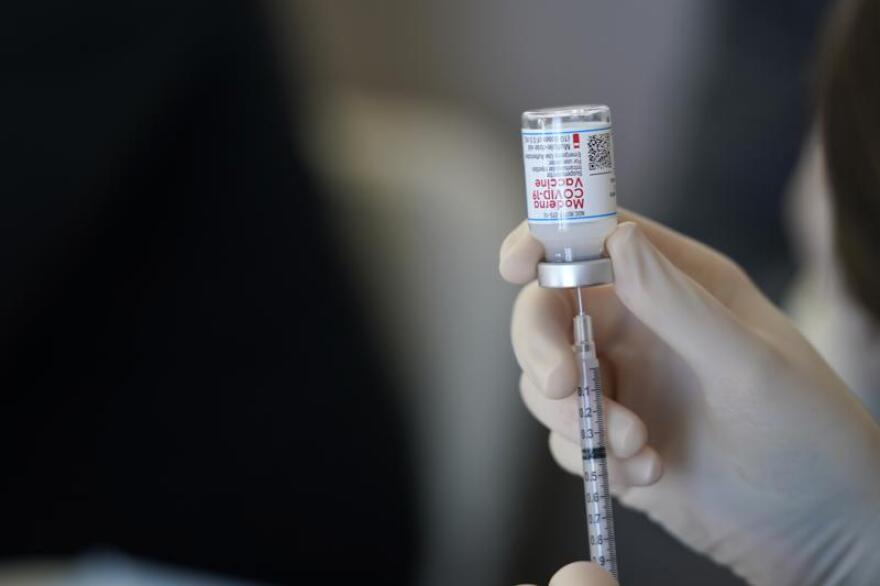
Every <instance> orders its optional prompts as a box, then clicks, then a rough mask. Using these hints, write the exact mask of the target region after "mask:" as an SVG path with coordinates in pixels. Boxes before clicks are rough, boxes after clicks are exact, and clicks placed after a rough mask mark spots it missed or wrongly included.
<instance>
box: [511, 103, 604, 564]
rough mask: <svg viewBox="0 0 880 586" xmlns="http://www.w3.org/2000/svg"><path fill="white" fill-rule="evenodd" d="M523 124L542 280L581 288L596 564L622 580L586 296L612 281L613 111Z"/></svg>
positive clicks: (582, 410)
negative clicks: (608, 248) (607, 253)
mask: <svg viewBox="0 0 880 586" xmlns="http://www.w3.org/2000/svg"><path fill="white" fill-rule="evenodd" d="M522 122H523V126H522V136H523V162H524V165H525V177H526V207H527V212H528V222H529V230H530V231H531V233H532V235H533V236H534V237H535V238H537V239H538V240H540V241H541V243H542V244H543V245H544V253H545V254H544V256H545V262H542V263H540V264H539V265H538V283H539V284H540V285H541V286H542V287H552V288H566V289H574V290H575V296H576V298H577V306H578V312H577V315H576V316H574V320H573V327H574V336H573V339H574V352H575V355H576V359H577V364H578V377H579V380H578V389H577V392H578V420H579V422H580V429H581V449H582V458H583V466H584V468H583V469H584V497H585V501H586V516H587V539H588V543H589V550H590V559H591V560H593V562H595V563H597V564H599V565H600V566H602V567H603V568H605V570H607V571H608V572H609V573H611V574H612V575H613V576H614V577H617V554H616V549H615V539H614V520H613V516H612V505H611V491H610V483H609V479H608V465H607V459H606V447H605V421H604V418H603V412H602V411H603V409H602V407H603V405H602V388H601V380H602V378H601V375H600V372H599V360H598V358H597V356H596V348H595V345H594V343H593V331H592V323H591V321H590V316H589V315H587V314H586V312H585V311H584V299H583V294H582V291H581V289H582V288H583V287H590V286H594V285H604V284H608V283H611V282H612V281H613V273H612V270H611V261H610V260H608V259H607V258H602V257H601V253H602V248H603V245H604V241H605V237H606V236H608V235H609V234H610V233H611V232H612V231H613V230H614V228H615V226H616V225H617V196H616V180H615V177H614V159H613V152H612V142H611V113H610V111H609V109H608V107H607V106H567V107H563V108H548V109H544V110H535V111H531V112H525V113H524V114H523V117H522Z"/></svg>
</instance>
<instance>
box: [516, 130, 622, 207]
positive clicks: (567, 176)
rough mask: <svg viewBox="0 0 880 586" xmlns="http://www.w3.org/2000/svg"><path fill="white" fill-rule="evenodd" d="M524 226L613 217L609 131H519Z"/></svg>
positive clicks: (613, 183)
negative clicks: (523, 183) (523, 176)
mask: <svg viewBox="0 0 880 586" xmlns="http://www.w3.org/2000/svg"><path fill="white" fill-rule="evenodd" d="M522 140H523V163H524V165H525V176H526V207H527V216H528V219H529V221H530V222H562V221H564V222H590V221H593V220H598V219H601V218H607V217H610V216H613V215H615V214H616V213H617V194H616V191H615V178H614V159H613V150H612V141H611V128H610V127H605V128H596V129H585V130H564V131H533V130H523V131H522Z"/></svg>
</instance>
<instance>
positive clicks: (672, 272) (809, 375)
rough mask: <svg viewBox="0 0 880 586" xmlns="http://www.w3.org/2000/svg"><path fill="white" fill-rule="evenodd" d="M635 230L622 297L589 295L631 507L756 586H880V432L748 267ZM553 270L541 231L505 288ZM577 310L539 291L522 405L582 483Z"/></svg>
mask: <svg viewBox="0 0 880 586" xmlns="http://www.w3.org/2000/svg"><path fill="white" fill-rule="evenodd" d="M622 219H623V220H631V221H628V222H626V223H623V224H621V225H620V226H619V227H618V229H617V230H616V231H615V232H614V233H612V235H611V236H609V237H608V239H607V241H606V248H607V251H608V253H609V255H610V257H611V259H612V262H613V264H614V273H615V283H614V285H613V286H608V287H597V288H592V289H587V290H586V291H585V292H586V298H585V299H586V307H587V312H588V313H589V314H590V315H592V317H593V325H594V330H595V337H596V348H597V350H598V352H599V355H600V356H599V357H600V362H601V366H602V375H603V379H604V389H605V391H606V393H607V394H608V395H609V396H610V397H611V398H613V399H614V400H611V399H610V398H609V399H608V400H607V403H606V414H607V416H606V421H607V426H608V435H607V437H608V444H609V451H610V453H611V455H612V456H613V457H611V458H610V459H609V468H610V474H611V476H612V489H613V490H614V491H615V494H616V495H617V497H618V498H619V500H620V502H621V503H623V504H624V505H625V506H629V507H632V508H634V509H637V510H639V511H644V512H645V513H647V514H648V516H649V517H650V518H652V519H653V520H655V521H656V522H658V523H660V524H661V525H662V526H663V527H665V528H666V529H667V530H668V531H670V532H671V533H672V534H674V535H675V536H677V537H678V538H679V539H680V540H682V541H683V542H684V543H685V544H687V545H688V546H690V547H691V548H693V549H695V550H697V551H699V552H702V553H704V554H706V555H709V556H711V557H712V558H713V559H714V560H716V561H717V562H719V563H721V564H724V565H727V566H729V567H730V568H732V569H733V571H734V572H736V573H737V574H739V575H740V576H742V577H743V578H745V579H746V580H748V581H749V582H751V583H752V584H756V585H765V584H766V585H773V586H785V585H788V584H792V585H794V584H798V585H810V584H842V583H845V584H864V585H868V584H878V583H880V556H878V555H877V553H876V552H877V551H878V549H880V428H878V426H877V424H876V423H875V422H874V421H873V419H872V418H871V417H870V415H869V414H868V413H867V412H866V410H865V409H864V408H863V407H862V406H861V404H860V403H859V402H858V400H856V399H855V398H854V397H853V395H852V394H851V393H850V392H849V390H848V389H847V388H846V387H845V386H844V384H843V383H842V382H841V381H840V379H839V378H838V377H837V375H836V374H835V373H834V372H833V371H832V370H831V368H830V367H829V366H828V365H827V364H826V363H825V362H824V361H823V360H822V359H821V358H820V356H819V355H818V354H817V353H816V351H815V350H814V349H813V348H812V347H811V346H810V344H809V343H807V342H806V341H805V340H804V338H803V337H802V336H801V335H800V334H799V333H798V332H797V331H796V330H795V328H794V327H793V326H792V325H791V323H790V322H789V320H788V319H787V318H786V317H785V316H784V315H783V314H782V313H781V312H780V311H779V310H778V309H777V308H776V307H775V306H773V304H771V303H770V302H769V301H768V300H767V299H766V298H765V297H764V296H763V295H762V294H761V293H760V292H759V291H758V290H757V289H756V288H755V287H754V285H752V283H751V282H750V281H749V279H748V278H747V277H746V275H745V274H744V273H743V272H742V270H740V269H739V268H738V267H737V266H736V265H735V264H734V263H732V262H731V261H730V260H728V259H727V258H725V257H724V256H722V255H720V254H719V253H717V252H715V251H713V250H711V249H709V248H707V247H705V246H703V245H701V244H699V243H697V242H695V241H693V240H691V239H688V238H686V237H684V236H681V235H679V234H677V233H675V232H673V231H671V230H669V229H667V228H665V227H662V226H660V225H659V224H656V223H653V222H651V221H648V220H646V219H644V218H640V217H638V216H635V215H634V214H630V213H626V212H624V213H623V217H622ZM633 222H635V223H633ZM542 254H543V251H542V248H541V245H540V244H539V243H538V242H537V241H535V240H534V239H532V238H531V236H530V235H529V233H528V227H527V226H526V224H525V223H524V224H523V225H521V226H520V227H518V228H517V229H516V230H514V232H513V233H512V234H511V235H510V236H508V238H507V239H506V240H505V242H504V245H503V246H502V249H501V262H500V271H501V274H502V275H503V276H504V277H505V278H506V279H507V280H509V281H511V282H514V283H526V282H528V281H531V280H532V279H534V277H535V267H536V263H537V262H538V261H539V260H540V259H541V257H542ZM572 304H573V300H572V295H571V293H570V292H569V291H560V290H550V289H541V288H539V287H538V285H537V284H536V283H534V282H532V283H530V284H528V285H527V286H526V287H524V288H523V290H522V292H521V293H520V295H519V297H518V299H517V301H516V304H515V306H514V310H513V323H512V336H513V346H514V351H515V354H516V356H517V360H518V361H519V364H520V366H521V367H522V369H523V371H524V375H523V376H522V378H521V392H522V396H523V399H524V400H525V403H526V405H527V406H528V408H529V409H530V410H531V412H532V413H533V414H534V415H535V417H537V418H538V419H539V420H540V421H541V422H542V423H544V424H545V425H546V426H548V427H549V428H550V429H551V435H550V449H551V451H552V453H553V456H554V457H555V458H556V460H557V461H558V462H559V463H560V464H561V465H562V466H563V467H564V468H566V469H567V470H569V471H571V472H572V473H574V474H578V475H580V474H581V461H580V448H579V445H578V443H577V442H578V437H579V430H578V422H577V407H576V397H575V396H574V395H573V394H572V393H573V391H574V389H575V385H576V380H577V378H576V377H577V373H576V366H575V362H574V357H573V355H572V351H571V347H570V344H571V339H570V331H571V317H572V315H573V313H574V308H573V305H572ZM648 438H650V445H649V443H648V441H647V440H648ZM661 462H662V469H663V470H662V477H661ZM575 510H578V509H577V505H576V504H575V503H573V504H572V511H573V514H574V511H575ZM624 563H625V562H624Z"/></svg>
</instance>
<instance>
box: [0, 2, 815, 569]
mask: <svg viewBox="0 0 880 586" xmlns="http://www.w3.org/2000/svg"><path fill="white" fill-rule="evenodd" d="M827 4H828V3H827V2H825V1H820V0H809V1H803V0H800V1H797V2H795V1H794V0H783V1H779V2H774V3H767V2H758V1H754V0H749V1H745V2H742V1H741V2H733V1H724V0H716V1H714V2H700V1H698V0H671V1H669V2H663V3H656V2H655V3H651V2H636V1H629V0H627V1H622V2H598V1H575V0H560V1H556V2H550V3H546V2H545V3H535V2H526V1H525V0H514V1H508V2H501V1H500V0H483V1H481V2H472V1H467V0H449V1H447V2H442V3H436V2H426V1H424V0H409V1H403V0H382V1H376V2H369V3H367V2H358V1H356V0H336V1H334V2H320V1H318V0H301V1H298V2H294V1H292V0H271V1H267V2H263V3H245V2H241V3H235V2H225V1H224V2H206V1H204V2H198V1H196V2H187V3H172V2H158V3H149V4H147V3H137V2H135V3H131V5H126V6H124V7H123V6H118V5H116V4H112V3H94V5H92V4H91V3H90V4H89V6H88V7H78V8H76V9H73V8H71V7H67V6H66V5H64V4H63V3H56V2H49V3H40V5H39V6H38V7H37V6H32V7H28V6H18V7H16V8H11V9H10V14H9V15H8V17H5V18H0V23H2V24H0V30H2V39H3V45H4V50H3V57H4V68H3V71H4V78H5V83H4V91H3V97H0V104H2V110H3V116H4V119H5V122H4V125H3V127H4V129H5V130H4V132H3V134H4V135H5V136H3V137H2V141H3V145H2V152H3V159H4V164H3V167H4V172H3V175H4V178H3V180H2V181H3V185H2V187H0V191H2V193H3V198H2V199H3V202H2V205H3V210H2V214H0V217H2V221H3V223H4V230H3V232H4V236H3V237H4V239H5V242H4V244H5V246H4V249H5V251H6V252H5V253H4V255H3V256H4V259H3V262H4V265H5V272H6V274H7V275H8V279H7V286H6V287H4V289H5V291H4V293H3V295H4V298H3V307H2V316H3V320H4V321H3V327H4V332H3V334H2V336H3V345H2V349H3V352H4V360H3V363H4V364H5V365H6V366H5V367H4V380H3V382H2V383H0V384H2V385H4V386H3V387H2V393H3V394H4V401H3V403H2V406H0V408H2V410H3V415H2V417H3V418H4V421H5V426H4V432H3V433H4V436H3V441H4V447H3V448H2V449H3V453H4V457H5V458H6V459H7V461H8V462H9V463H10V464H9V466H8V472H7V475H6V477H5V478H4V480H3V482H0V486H2V495H0V498H2V499H3V501H4V502H3V503H2V507H3V511H4V517H3V518H6V519H9V525H8V529H7V531H6V532H5V533H7V536H6V537H4V539H3V547H2V549H0V554H2V555H3V556H4V557H5V559H6V560H7V564H6V570H5V572H0V583H8V584H24V583H49V584H68V583H69V584H78V583H80V582H79V581H83V580H84V579H85V580H86V582H83V583H90V584H98V583H101V581H102V580H104V581H105V582H106V583H121V581H122V580H123V579H124V580H129V581H130V582H126V583H133V584H137V583H150V584H153V583H169V584H170V583H180V584H190V583H202V582H201V581H202V580H207V581H209V582H212V581H213V580H215V579H216V580H220V579H221V578H219V576H221V575H225V576H233V577H235V579H237V580H245V581H266V582H279V583H288V582H292V581H295V580H297V579H301V578H302V577H304V576H319V575H322V573H323V572H324V571H326V572H328V573H332V574H334V575H337V577H345V576H352V577H355V576H360V575H365V576H372V577H385V578H386V579H387V578H388V577H389V576H392V577H394V579H393V580H398V581H399V583H417V584H424V585H435V584H436V585H440V584H450V583H451V584H512V583H518V582H527V581H528V582H534V583H544V582H546V580H547V579H548V577H549V576H550V575H551V574H552V573H553V571H555V569H557V568H558V567H560V566H561V565H563V564H565V563H567V562H569V561H571V560H575V559H582V558H584V557H585V556H586V546H585V535H584V524H583V518H582V517H583V512H582V502H581V484H580V481H579V480H578V479H577V478H573V477H569V476H567V475H565V474H564V473H563V472H562V471H561V470H559V469H557V468H556V466H555V465H554V464H553V463H552V461H551V458H550V456H549V452H548V451H547V449H546V432H545V431H544V430H543V429H542V428H541V427H540V425H539V424H538V423H536V422H535V421H534V420H532V419H531V418H530V417H529V416H528V415H527V413H526V410H525V408H524V407H523V405H522V404H521V403H520V400H519V397H518V391H517V378H518V369H517V367H516V364H515V362H514V359H513V355H512V352H511V350H510V343H509V339H508V319H509V313H510V308H511V304H512V302H513V299H514V297H515V295H516V290H515V288H514V287H511V286H509V285H506V284H504V283H503V282H502V281H501V279H500V278H499V277H498V276H497V271H496V262H497V250H498V247H499V245H500V243H501V240H502V239H503V237H504V236H505V234H506V233H507V232H508V231H509V230H510V229H512V228H513V227H514V226H515V225H516V224H517V223H518V222H520V221H521V220H522V219H523V216H524V206H523V193H522V167H521V159H520V154H521V153H520V141H519V126H518V124H519V114H520V113H521V112H522V111H523V110H526V109H530V108H537V107H546V106H553V105H564V104H571V103H588V102H599V103H605V104H608V105H609V106H610V107H611V110H612V114H613V117H614V131H615V149H616V153H615V154H616V167H617V177H618V182H619V198H620V201H621V204H622V205H624V206H626V207H628V208H630V209H634V210H636V211H638V212H641V213H643V214H646V215H648V216H651V217H654V218H656V219H658V220H661V221H663V222H665V223H667V224H669V225H671V226H673V227H675V228H677V229H679V230H681V231H683V232H685V233H687V234H689V235H692V236H695V237H697V238H699V239H701V240H704V241H706V242H707V243H709V244H710V245H712V246H714V247H716V248H718V249H720V250H722V251H723V252H725V253H727V254H729V255H730V256H732V257H733V258H734V259H735V260H737V261H738V262H740V263H741V264H742V265H743V266H744V267H745V268H746V270H747V271H748V272H749V273H750V274H751V275H752V276H753V277H754V279H755V281H756V282H757V283H758V285H759V286H760V287H761V288H762V289H763V290H764V291H765V292H767V293H768V295H770V296H771V297H772V298H774V299H775V300H781V299H782V298H783V296H784V295H785V292H786V290H787V287H788V286H789V284H790V281H791V278H792V275H793V274H794V272H795V269H796V264H795V260H794V258H793V256H792V254H791V253H790V251H789V249H788V246H787V244H786V242H787V240H788V237H787V234H786V228H785V222H784V217H785V214H786V199H785V194H786V190H787V187H788V185H789V183H790V178H791V175H792V172H793V170H794V168H795V166H796V163H797V161H798V159H799V157H800V153H801V149H802V144H803V143H804V141H805V137H806V136H807V135H808V134H809V131H810V107H811V103H810V90H811V81H812V77H811V76H812V70H811V63H812V58H813V53H814V50H815V46H816V45H815V44H816V36H817V32H818V31H819V28H820V24H821V22H822V19H823V17H824V15H825V12H826V9H827ZM4 10H5V9H4ZM157 438H159V439H157ZM108 446H109V447H108ZM383 507H384V508H383ZM373 509H375V510H376V511H379V512H377V513H375V514H373V513H370V512H365V511H372V510H373ZM389 511H390V512H389ZM615 514H616V515H617V518H618V519H619V520H618V524H619V525H618V534H619V535H620V537H619V539H620V544H619V548H620V551H619V556H620V558H621V560H622V566H621V578H622V582H623V583H625V584H659V583H670V584H706V583H711V584H719V585H723V584H739V583H740V582H739V581H738V580H737V579H735V578H734V577H733V576H731V575H730V574H729V573H728V572H727V571H726V570H724V569H722V568H719V567H717V566H715V565H713V564H711V563H710V562H708V561H706V560H705V559H702V558H699V557H697V556H695V555H693V554H692V553H690V552H689V551H687V550H686V549H685V548H684V547H683V546H681V545H679V544H677V543H676V542H675V541H674V540H672V538H670V537H669V536H667V535H666V534H665V533H664V532H663V531H662V530H661V529H659V528H657V527H656V526H654V525H652V524H651V523H650V522H649V521H648V520H647V519H645V518H643V517H642V516H640V515H636V514H634V513H631V512H628V511H625V510H617V511H616V513H615ZM340 544H341V545H340ZM171 567H174V568H178V569H179V571H178V570H171V569H169V568H171ZM184 569H187V570H186V571H187V572H190V571H196V572H199V573H198V574H192V573H180V572H181V571H183V570H184ZM208 575H212V576H217V578H208V577H207V576H208ZM83 576H86V578H83ZM658 576H663V578H662V579H658ZM77 580H79V581H77ZM138 580H140V582H138ZM393 580H391V581H389V582H388V583H398V582H395V581H393ZM28 581H30V582H28Z"/></svg>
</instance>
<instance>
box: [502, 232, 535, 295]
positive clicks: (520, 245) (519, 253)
mask: <svg viewBox="0 0 880 586" xmlns="http://www.w3.org/2000/svg"><path fill="white" fill-rule="evenodd" d="M498 257H499V258H498V272H499V273H501V276H502V277H503V278H504V280H506V281H510V282H511V283H517V284H523V283H528V282H529V281H531V280H532V279H534V278H535V275H536V274H537V266H538V263H539V262H541V260H542V259H543V258H544V246H543V245H542V244H541V243H540V242H538V241H537V240H535V239H534V238H533V237H532V235H531V233H530V232H529V224H528V222H520V224H519V226H517V227H516V228H514V229H513V231H512V232H511V233H510V234H508V235H507V238H505V239H504V242H502V243H501V252H500V253H499V255H498Z"/></svg>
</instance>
